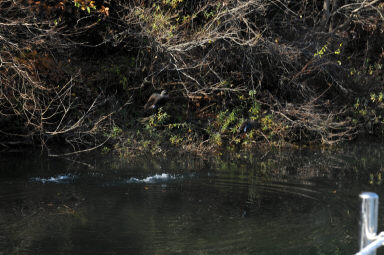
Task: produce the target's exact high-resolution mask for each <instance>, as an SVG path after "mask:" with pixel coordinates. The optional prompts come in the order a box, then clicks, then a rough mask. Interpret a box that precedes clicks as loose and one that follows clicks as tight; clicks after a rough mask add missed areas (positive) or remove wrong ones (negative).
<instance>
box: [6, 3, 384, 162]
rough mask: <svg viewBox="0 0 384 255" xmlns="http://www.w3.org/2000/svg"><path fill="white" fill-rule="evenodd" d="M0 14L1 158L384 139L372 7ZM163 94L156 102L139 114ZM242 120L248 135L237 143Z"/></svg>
mask: <svg viewBox="0 0 384 255" xmlns="http://www.w3.org/2000/svg"><path fill="white" fill-rule="evenodd" d="M0 11H1V13H2V15H1V17H0V41H1V45H0V79H1V81H0V82H1V87H0V134H1V136H0V146H1V148H2V149H8V148H11V147H13V146H14V145H21V146H24V145H27V144H33V145H38V146H41V148H42V149H43V151H47V152H48V154H50V155H55V154H57V153H56V152H54V151H53V148H55V146H56V145H57V144H59V145H62V144H65V145H66V146H68V145H69V146H68V147H69V148H70V150H68V151H67V152H65V153H67V154H72V153H78V152H83V151H90V150H93V149H102V150H103V151H105V152H108V151H111V150H115V149H116V148H119V149H118V150H119V151H120V153H121V154H122V155H125V156H127V155H131V154H139V152H141V151H147V152H148V151H150V152H151V153H161V151H164V150H167V149H166V148H172V147H173V148H178V149H181V150H188V151H190V150H194V151H212V150H216V149H217V150H218V149H220V148H226V147H229V148H249V147H254V146H257V145H259V144H266V145H268V146H289V145H303V144H304V145H308V144H325V145H332V144H337V143H340V142H343V141H348V140H352V139H354V138H355V137H357V136H358V135H360V134H370V135H375V136H381V135H382V132H383V130H384V129H383V127H384V126H383V117H382V114H383V109H384V104H383V102H382V101H383V93H384V89H383V72H382V69H383V57H384V51H383V50H384V49H383V47H382V45H383V42H384V40H383V39H384V27H383V26H384V25H383V23H384V22H383V21H384V18H383V17H384V14H383V13H384V5H383V4H382V3H381V2H380V1H362V0H361V1H360V0H357V1H354V2H353V3H345V1H341V0H340V1H339V0H338V1H328V0H324V1H312V2H308V1H296V2H293V1H291V2H285V1H275V0H272V1H270V0H268V1H267V0H257V1H249V0H244V1H231V0H225V1H215V0H213V1H208V0H205V1H183V0H178V1H176V0H167V1H163V0H162V1H160V0H159V1H142V0H135V1H102V0H100V1H90V0H74V1H71V0H62V1H33V0H29V1H22V0H20V1H2V2H1V3H0ZM162 89H166V90H167V91H168V93H169V95H170V98H171V99H170V100H169V102H168V103H167V105H166V106H165V107H164V108H163V109H162V110H161V111H156V112H144V111H143V108H142V107H143V105H144V104H145V102H146V99H147V98H148V96H149V95H151V94H152V93H153V92H155V91H161V90H162ZM245 120H252V121H254V122H255V123H257V128H254V129H253V130H252V131H251V132H248V133H246V134H243V133H241V130H239V127H240V126H241V124H242V123H243V122H244V121H245ZM215 148H216V149H215ZM65 153H64V154H65Z"/></svg>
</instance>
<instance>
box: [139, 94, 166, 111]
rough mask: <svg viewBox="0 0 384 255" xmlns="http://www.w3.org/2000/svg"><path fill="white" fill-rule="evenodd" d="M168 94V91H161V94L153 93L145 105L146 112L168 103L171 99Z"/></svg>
mask: <svg viewBox="0 0 384 255" xmlns="http://www.w3.org/2000/svg"><path fill="white" fill-rule="evenodd" d="M166 93H167V91H166V90H163V91H161V93H160V94H158V93H153V94H152V95H151V96H150V97H149V98H148V101H147V103H146V104H145V105H144V110H145V111H148V110H149V109H158V108H160V107H161V106H163V105H164V104H165V103H166V102H167V100H168V98H169V96H168V95H166Z"/></svg>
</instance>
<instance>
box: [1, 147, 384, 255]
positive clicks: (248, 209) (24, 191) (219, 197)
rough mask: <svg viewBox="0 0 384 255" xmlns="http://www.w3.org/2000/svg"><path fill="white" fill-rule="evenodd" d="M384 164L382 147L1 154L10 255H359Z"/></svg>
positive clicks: (383, 194)
mask: <svg viewBox="0 0 384 255" xmlns="http://www.w3.org/2000/svg"><path fill="white" fill-rule="evenodd" d="M383 159H384V146H382V145H380V144H372V143H370V144H358V143H357V144H354V145H348V146H343V147H341V148H335V149H334V150H324V151H321V150H318V149H316V150H309V149H307V150H295V151H294V150H284V151H275V152H272V151H271V152H267V153H257V152H256V153H244V154H235V153H233V154H228V155H224V156H220V157H216V158H208V159H204V160H203V159H200V158H195V157H193V156H185V157H172V156H169V157H167V158H165V159H164V158H163V159H159V158H150V157H147V158H141V159H137V160H135V161H133V162H128V161H122V160H118V159H115V160H113V159H111V157H106V158H102V157H97V158H96V159H95V158H90V157H88V158H83V159H76V162H75V161H70V160H64V159H57V158H56V159H52V158H51V159H44V158H41V157H39V156H32V155H24V156H22V155H14V154H0V255H3V254H4V255H5V254H7V255H8V254H39V255H45V254H50V255H51V254H201V255H203V254H231V255H232V254H353V253H355V252H356V251H357V238H358V220H359V211H358V210H359V199H358V195H359V193H360V192H362V191H374V192H377V193H378V194H379V196H380V200H382V201H383V199H384V187H383V184H382V179H381V178H382V177H381V176H382V173H383V172H384V167H383V162H384V161H383ZM381 204H384V203H381ZM380 215H381V216H383V215H384V210H383V208H382V206H380ZM382 219H383V217H380V219H379V224H380V225H379V231H382V230H384V227H383V225H384V221H383V220H382ZM381 249H382V250H380V252H378V254H380V253H381V254H383V250H384V248H381Z"/></svg>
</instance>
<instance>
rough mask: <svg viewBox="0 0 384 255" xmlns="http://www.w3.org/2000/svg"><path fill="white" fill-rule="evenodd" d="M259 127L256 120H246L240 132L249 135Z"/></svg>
mask: <svg viewBox="0 0 384 255" xmlns="http://www.w3.org/2000/svg"><path fill="white" fill-rule="evenodd" d="M258 126H259V124H258V123H257V122H256V121H254V120H245V121H244V122H243V123H242V124H241V126H240V132H241V133H247V132H249V131H251V130H252V129H254V128H257V127H258Z"/></svg>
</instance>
